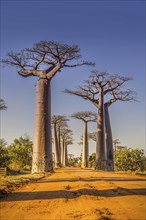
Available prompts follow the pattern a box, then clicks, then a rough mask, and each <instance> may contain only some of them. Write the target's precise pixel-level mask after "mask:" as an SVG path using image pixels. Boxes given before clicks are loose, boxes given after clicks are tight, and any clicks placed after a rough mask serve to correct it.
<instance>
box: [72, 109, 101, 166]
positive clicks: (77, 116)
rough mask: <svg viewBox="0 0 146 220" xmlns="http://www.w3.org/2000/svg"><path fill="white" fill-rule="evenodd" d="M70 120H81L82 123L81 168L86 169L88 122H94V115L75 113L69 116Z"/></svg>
mask: <svg viewBox="0 0 146 220" xmlns="http://www.w3.org/2000/svg"><path fill="white" fill-rule="evenodd" d="M71 117H72V118H75V119H79V120H82V121H83V123H84V132H83V151H82V168H85V167H88V154H89V149H88V128H87V124H88V122H96V121H97V118H96V114H95V113H94V112H91V111H86V112H76V113H74V114H73V115H71Z"/></svg>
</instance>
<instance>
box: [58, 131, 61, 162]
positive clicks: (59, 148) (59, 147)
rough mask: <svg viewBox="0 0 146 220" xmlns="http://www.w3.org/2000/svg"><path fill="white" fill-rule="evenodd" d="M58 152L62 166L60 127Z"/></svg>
mask: <svg viewBox="0 0 146 220" xmlns="http://www.w3.org/2000/svg"><path fill="white" fill-rule="evenodd" d="M58 150H59V161H60V166H61V137H60V127H58Z"/></svg>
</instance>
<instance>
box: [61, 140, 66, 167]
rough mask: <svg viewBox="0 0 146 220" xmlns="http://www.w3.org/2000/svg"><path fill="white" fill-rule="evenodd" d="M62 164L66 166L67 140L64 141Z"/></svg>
mask: <svg viewBox="0 0 146 220" xmlns="http://www.w3.org/2000/svg"><path fill="white" fill-rule="evenodd" d="M62 166H63V167H65V166H66V150H65V140H64V139H63V141H62Z"/></svg>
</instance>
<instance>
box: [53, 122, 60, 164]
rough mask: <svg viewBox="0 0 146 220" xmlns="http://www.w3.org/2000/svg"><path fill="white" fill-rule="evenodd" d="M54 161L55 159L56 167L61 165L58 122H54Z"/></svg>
mask: <svg viewBox="0 0 146 220" xmlns="http://www.w3.org/2000/svg"><path fill="white" fill-rule="evenodd" d="M54 161H55V167H60V160H59V148H58V139H57V128H56V124H54Z"/></svg>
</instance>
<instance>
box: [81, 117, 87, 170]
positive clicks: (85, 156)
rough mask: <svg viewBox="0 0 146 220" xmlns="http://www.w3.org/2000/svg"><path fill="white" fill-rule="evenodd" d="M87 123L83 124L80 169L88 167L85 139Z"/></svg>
mask: <svg viewBox="0 0 146 220" xmlns="http://www.w3.org/2000/svg"><path fill="white" fill-rule="evenodd" d="M87 132H88V131H87V122H86V121H85V122H84V134H83V153H82V168H85V167H88V138H87Z"/></svg>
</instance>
